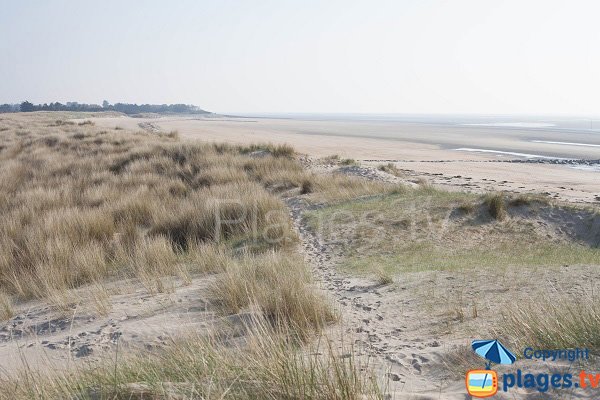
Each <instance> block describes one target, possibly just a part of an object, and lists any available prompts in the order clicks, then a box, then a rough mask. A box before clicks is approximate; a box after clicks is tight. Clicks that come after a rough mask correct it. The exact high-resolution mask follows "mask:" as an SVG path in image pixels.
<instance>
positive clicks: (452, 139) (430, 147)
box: [94, 117, 600, 203]
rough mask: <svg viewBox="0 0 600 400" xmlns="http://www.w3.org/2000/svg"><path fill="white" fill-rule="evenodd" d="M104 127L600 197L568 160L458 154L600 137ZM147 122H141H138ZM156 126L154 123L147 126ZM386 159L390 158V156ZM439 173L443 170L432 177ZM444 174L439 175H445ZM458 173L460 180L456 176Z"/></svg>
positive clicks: (321, 126) (398, 128)
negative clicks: (271, 146) (273, 146)
mask: <svg viewBox="0 0 600 400" xmlns="http://www.w3.org/2000/svg"><path fill="white" fill-rule="evenodd" d="M94 121H95V122H96V123H97V124H98V125H101V126H106V127H107V128H114V127H115V126H120V127H123V128H128V129H140V127H142V128H145V129H150V130H151V131H153V130H156V129H162V130H164V131H171V130H177V131H178V132H179V134H180V135H181V137H182V138H185V139H191V140H193V139H198V140H205V141H215V142H226V143H232V144H251V143H260V142H271V143H288V144H290V145H292V146H294V147H295V148H296V149H297V150H298V151H299V152H301V153H306V154H309V155H312V156H315V157H324V156H329V155H333V154H337V155H339V156H340V157H343V158H353V159H356V160H375V161H370V162H369V161H367V164H369V163H370V164H377V163H378V160H381V161H386V160H391V161H393V162H394V163H396V165H397V166H398V167H399V168H401V169H405V170H407V172H408V174H409V175H410V176H413V177H416V178H418V177H425V178H427V179H429V180H431V181H432V183H435V184H441V185H445V186H453V187H457V188H460V189H464V190H473V191H481V190H506V191H514V192H527V193H529V192H535V193H548V195H549V196H552V197H554V198H557V199H561V200H566V201H571V202H586V203H594V202H598V201H600V197H598V196H600V171H591V170H579V169H574V168H572V167H570V166H566V165H548V164H530V163H510V162H504V161H509V160H512V159H520V160H522V159H523V157H517V156H511V155H501V154H494V153H476V152H466V151H457V150H455V149H457V148H481V149H493V150H497V151H506V152H518V153H525V154H537V155H542V156H547V157H561V158H577V159H600V147H592V146H572V145H559V144H552V143H538V142H533V140H541V141H548V142H577V143H588V144H594V145H600V134H597V133H581V132H558V131H554V130H541V129H535V130H528V129H515V128H497V127H480V126H478V127H473V126H454V125H441V124H422V123H421V124H417V123H406V122H388V121H338V120H319V121H315V120H292V119H267V118H198V117H195V118H194V117H161V118H151V119H145V118H129V117H118V118H95V119H94ZM140 124H141V125H140ZM149 127H150V128H149ZM386 162H387V161H386ZM432 174H438V175H432ZM439 174H441V175H439ZM456 176H460V178H455V177H456Z"/></svg>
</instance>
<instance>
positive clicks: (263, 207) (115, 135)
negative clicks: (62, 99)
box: [0, 114, 305, 299]
mask: <svg viewBox="0 0 600 400" xmlns="http://www.w3.org/2000/svg"><path fill="white" fill-rule="evenodd" d="M13 118H15V119H16V120H13V121H10V120H6V119H5V120H3V121H2V123H3V124H5V125H6V128H7V130H6V131H4V132H3V133H2V139H3V144H4V149H3V150H2V151H0V168H2V170H3V174H2V176H1V177H0V193H1V194H0V249H1V250H0V288H2V290H4V291H5V292H6V293H7V294H10V295H13V296H16V297H17V298H18V299H28V298H32V297H36V298H43V297H44V296H45V295H46V294H48V293H50V292H53V291H57V290H63V289H68V288H72V287H77V286H80V285H82V284H85V283H89V282H93V281H95V280H98V279H102V278H106V277H122V276H131V275H133V276H140V277H144V280H147V278H148V276H150V275H156V274H159V275H164V274H168V273H169V270H170V269H172V268H173V265H175V264H176V263H177V262H178V259H179V257H180V256H181V255H182V254H183V253H185V251H186V250H187V248H188V247H189V246H191V245H195V243H205V242H215V243H217V242H220V241H223V240H228V239H229V238H232V237H247V238H249V239H251V240H253V241H255V242H262V243H265V246H263V247H264V248H265V249H278V248H281V247H285V246H286V245H289V244H290V243H291V242H293V241H294V234H293V233H292V232H291V230H290V229H289V221H288V216H287V211H286V209H285V206H284V204H283V203H282V202H281V200H280V199H279V198H278V197H276V196H274V195H273V194H271V193H270V190H272V189H274V188H281V187H286V188H289V187H298V186H300V185H301V183H302V179H304V178H305V177H304V176H303V175H302V170H301V167H300V166H299V165H297V164H296V163H295V161H293V160H291V159H289V158H288V156H289V155H290V154H293V151H291V150H290V149H289V148H287V147H285V146H278V147H275V148H273V152H274V154H275V153H276V155H269V156H267V157H264V158H260V159H253V158H250V157H247V156H245V155H244V152H245V149H240V148H236V147H232V146H224V145H216V144H215V145H213V144H197V143H195V144H194V143H180V142H178V141H177V139H176V138H174V137H173V135H168V134H167V135H156V134H148V133H132V132H125V131H123V132H107V131H103V130H101V129H99V128H96V127H95V126H94V125H93V124H90V123H85V124H79V125H75V124H71V123H69V121H63V120H56V117H55V116H52V117H50V116H46V115H44V114H42V115H37V116H31V117H30V118H29V119H28V120H26V121H23V120H21V119H18V118H22V117H13ZM49 118H53V119H51V120H48V119H49ZM59 122H60V123H59ZM25 123H26V124H27V128H28V131H22V130H19V129H18V128H17V129H15V128H14V127H15V125H16V126H23V125H22V124H25ZM11 125H12V126H11ZM140 260H143V262H141V261H140Z"/></svg>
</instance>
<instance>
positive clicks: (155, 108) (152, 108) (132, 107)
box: [0, 100, 208, 114]
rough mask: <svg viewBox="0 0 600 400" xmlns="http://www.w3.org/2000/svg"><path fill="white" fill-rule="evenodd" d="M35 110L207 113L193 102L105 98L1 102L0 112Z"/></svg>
mask: <svg viewBox="0 0 600 400" xmlns="http://www.w3.org/2000/svg"><path fill="white" fill-rule="evenodd" d="M33 111H88V112H94V111H117V112H122V113H124V114H140V113H158V114H164V113H177V114H207V113H208V111H204V110H202V109H201V108H199V107H196V106H194V105H191V104H139V105H138V104H128V103H115V104H110V103H109V102H108V101H106V100H104V101H103V102H102V105H99V104H85V103H77V102H72V101H70V102H67V104H61V103H58V102H55V103H50V104H48V103H44V104H33V103H31V102H29V101H24V102H22V103H21V104H0V113H11V112H33Z"/></svg>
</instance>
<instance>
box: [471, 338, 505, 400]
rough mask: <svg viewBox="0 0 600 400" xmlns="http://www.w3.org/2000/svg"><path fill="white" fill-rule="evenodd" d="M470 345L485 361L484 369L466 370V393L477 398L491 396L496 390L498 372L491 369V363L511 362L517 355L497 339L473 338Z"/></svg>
mask: <svg viewBox="0 0 600 400" xmlns="http://www.w3.org/2000/svg"><path fill="white" fill-rule="evenodd" d="M471 347H472V348H473V351H474V352H475V353H476V354H477V355H479V356H480V357H483V358H484V359H485V360H486V361H487V362H486V364H485V369H472V370H470V371H469V372H467V376H466V379H465V384H466V386H467V393H469V394H470V395H471V396H473V397H478V398H484V397H491V396H493V395H495V394H496V393H497V392H498V374H497V373H496V371H493V370H492V369H491V365H492V363H496V364H512V363H514V362H515V360H516V359H517V357H516V356H515V355H514V354H513V353H511V352H510V350H508V349H507V348H506V347H504V345H503V344H502V343H500V342H499V341H498V340H474V341H473V343H471Z"/></svg>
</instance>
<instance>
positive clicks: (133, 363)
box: [0, 320, 385, 400]
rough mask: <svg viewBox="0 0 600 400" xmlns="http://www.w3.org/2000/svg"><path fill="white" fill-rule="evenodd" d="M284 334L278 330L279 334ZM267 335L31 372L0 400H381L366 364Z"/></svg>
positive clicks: (260, 329)
mask: <svg viewBox="0 0 600 400" xmlns="http://www.w3.org/2000/svg"><path fill="white" fill-rule="evenodd" d="M284 329H285V328H284ZM287 337H289V335H280V334H277V335H275V334H273V333H272V330H271V327H270V324H269V323H268V322H265V321H264V320H263V321H262V322H261V320H257V321H255V322H254V323H253V324H252V328H251V331H250V332H249V333H248V334H247V337H246V341H245V342H244V344H243V346H240V345H236V344H230V343H227V340H226V339H223V338H222V336H219V335H212V336H208V337H194V338H189V339H187V340H180V341H177V342H173V343H171V345H170V346H169V347H168V348H167V349H166V350H165V351H163V352H159V353H143V354H136V355H129V356H125V358H124V359H122V360H121V361H117V362H116V363H114V361H113V363H112V364H111V363H110V362H108V363H105V364H104V365H103V366H100V367H97V368H94V369H91V368H87V369H84V370H80V371H78V372H77V373H74V374H62V375H59V376H54V377H52V379H49V378H48V377H47V376H46V375H44V374H41V373H39V372H38V371H35V370H33V369H29V370H24V371H22V374H21V376H20V377H19V379H18V384H16V383H14V382H15V381H2V380H0V399H9V398H10V399H17V400H20V399H32V398H36V399H64V398H77V399H213V398H215V399H216V398H218V399H248V400H251V399H272V400H278V399H315V400H337V399H339V400H353V399H356V400H358V399H362V400H364V399H373V400H376V399H383V398H385V396H384V393H383V392H382V391H381V389H380V388H379V385H378V383H377V380H376V379H375V377H374V376H372V375H370V374H369V373H368V372H366V371H368V370H369V365H368V361H361V360H360V359H357V358H355V357H353V356H350V357H349V356H348V355H352V354H353V350H352V348H351V347H349V346H343V347H342V348H341V349H339V350H338V349H337V347H335V346H333V345H332V344H331V343H330V342H329V341H328V340H326V339H325V340H323V341H320V342H316V343H315V344H313V345H311V346H310V348H309V349H308V350H307V351H299V349H298V348H297V347H296V346H295V345H294V343H291V342H289V340H287V339H286V338H287Z"/></svg>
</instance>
